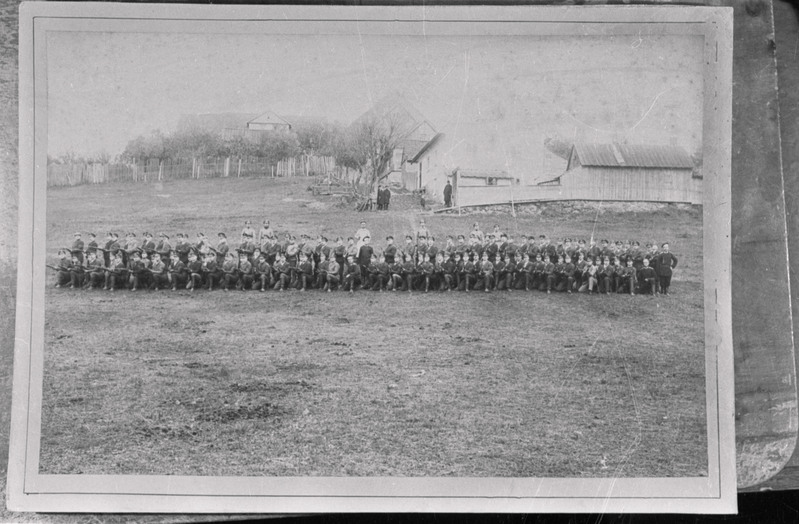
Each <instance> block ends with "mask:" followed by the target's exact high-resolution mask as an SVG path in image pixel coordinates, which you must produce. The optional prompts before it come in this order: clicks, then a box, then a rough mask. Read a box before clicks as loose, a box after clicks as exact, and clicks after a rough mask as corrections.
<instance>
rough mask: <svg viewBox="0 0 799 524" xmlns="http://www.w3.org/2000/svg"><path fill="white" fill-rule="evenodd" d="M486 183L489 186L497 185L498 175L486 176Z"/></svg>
mask: <svg viewBox="0 0 799 524" xmlns="http://www.w3.org/2000/svg"><path fill="white" fill-rule="evenodd" d="M486 185H487V186H495V185H497V179H496V177H493V176H490V177H487V178H486Z"/></svg>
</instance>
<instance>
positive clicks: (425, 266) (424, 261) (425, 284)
mask: <svg viewBox="0 0 799 524" xmlns="http://www.w3.org/2000/svg"><path fill="white" fill-rule="evenodd" d="M434 269H435V267H434V266H433V263H432V262H430V259H429V258H427V257H426V256H425V255H423V254H421V253H420V254H419V259H418V261H417V272H418V274H419V280H418V282H419V289H422V288H424V292H425V293H427V292H428V291H429V290H430V279H431V278H432V277H433V271H434Z"/></svg>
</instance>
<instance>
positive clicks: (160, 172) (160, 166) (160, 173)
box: [158, 158, 164, 182]
mask: <svg viewBox="0 0 799 524" xmlns="http://www.w3.org/2000/svg"><path fill="white" fill-rule="evenodd" d="M163 175H164V161H163V159H160V158H159V159H158V181H159V182H160V181H161V178H162V177H163Z"/></svg>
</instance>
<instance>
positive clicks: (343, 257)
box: [328, 237, 347, 290]
mask: <svg viewBox="0 0 799 524" xmlns="http://www.w3.org/2000/svg"><path fill="white" fill-rule="evenodd" d="M333 256H334V257H335V260H336V266H337V267H338V282H343V281H344V266H345V265H346V264H347V246H345V245H344V239H343V238H342V237H336V247H334V248H333ZM328 272H329V270H328ZM329 289H330V286H328V290H329Z"/></svg>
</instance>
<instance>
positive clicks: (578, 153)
mask: <svg viewBox="0 0 799 524" xmlns="http://www.w3.org/2000/svg"><path fill="white" fill-rule="evenodd" d="M539 186H543V187H551V186H555V187H558V188H559V190H560V191H559V192H560V193H561V194H562V198H561V199H563V200H613V201H644V202H684V203H692V204H699V203H701V202H702V179H701V176H698V175H695V174H694V163H693V161H692V159H691V156H690V155H689V154H688V153H687V152H686V151H685V150H684V149H683V148H681V147H678V146H665V145H638V144H636V145H632V144H615V143H611V144H587V143H576V144H574V145H573V146H572V150H571V154H570V155H569V160H568V165H567V167H566V171H565V172H564V173H563V174H562V175H561V176H559V177H557V178H555V179H553V180H549V181H546V182H541V183H540V184H539Z"/></svg>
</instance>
